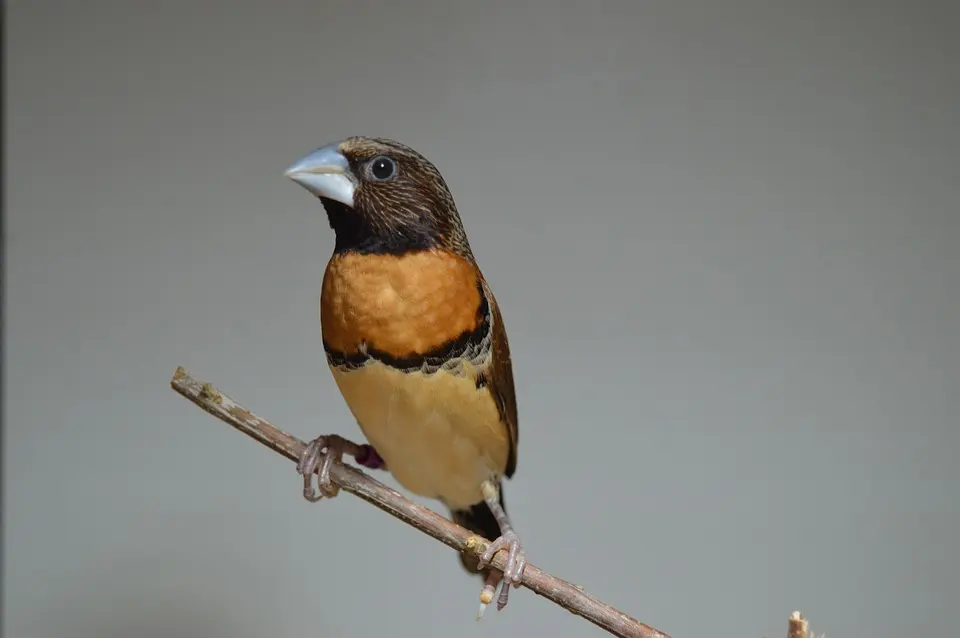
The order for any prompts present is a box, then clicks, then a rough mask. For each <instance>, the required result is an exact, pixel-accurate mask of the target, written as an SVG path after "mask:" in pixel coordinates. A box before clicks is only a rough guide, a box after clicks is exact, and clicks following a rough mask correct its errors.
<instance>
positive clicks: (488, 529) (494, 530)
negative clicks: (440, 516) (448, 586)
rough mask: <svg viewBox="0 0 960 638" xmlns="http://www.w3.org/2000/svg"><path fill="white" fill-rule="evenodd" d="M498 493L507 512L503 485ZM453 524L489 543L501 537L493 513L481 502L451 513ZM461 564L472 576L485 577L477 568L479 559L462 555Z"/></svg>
mask: <svg viewBox="0 0 960 638" xmlns="http://www.w3.org/2000/svg"><path fill="white" fill-rule="evenodd" d="M497 491H498V492H499V494H500V507H502V508H503V511H504V512H506V511H507V506H506V503H505V502H504V500H503V484H502V483H501V484H500V485H498V489H497ZM451 516H452V518H453V522H454V523H456V524H457V525H460V526H461V527H465V528H467V529H468V530H470V531H471V532H473V533H474V534H477V535H479V536H481V537H483V538H485V539H487V540H488V541H491V542H492V541H495V540H497V538H498V537H499V536H500V525H499V524H498V523H497V519H496V518H494V516H493V512H491V511H490V508H489V507H487V504H486V502H484V501H480V502H479V503H477V504H476V505H472V506H470V507H469V508H467V509H462V510H453V511H451ZM460 562H461V564H462V565H463V568H464V569H466V570H467V571H468V572H470V573H471V574H481V575H484V576H485V570H484V571H483V572H481V570H480V569H478V568H477V563H478V561H477V557H476V555H474V554H470V553H461V554H460Z"/></svg>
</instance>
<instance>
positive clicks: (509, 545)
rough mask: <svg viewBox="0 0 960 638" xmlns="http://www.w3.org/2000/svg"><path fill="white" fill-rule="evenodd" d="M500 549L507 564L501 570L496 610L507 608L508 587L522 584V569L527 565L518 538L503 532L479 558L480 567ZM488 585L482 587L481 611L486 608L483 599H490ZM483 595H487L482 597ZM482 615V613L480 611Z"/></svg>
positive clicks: (525, 556) (484, 565)
mask: <svg viewBox="0 0 960 638" xmlns="http://www.w3.org/2000/svg"><path fill="white" fill-rule="evenodd" d="M501 549H506V550H507V564H506V565H505V566H504V570H503V580H502V584H501V586H500V596H499V598H498V599H497V609H498V610H500V609H503V608H504V607H506V606H507V599H508V597H509V595H510V587H511V586H513V587H514V588H516V587H520V585H521V584H522V582H523V568H524V567H526V565H527V555H526V553H525V552H524V551H523V545H522V544H521V543H520V538H519V537H518V536H517V535H516V533H515V532H513V531H507V532H504V533H503V534H502V535H501V536H500V537H499V538H498V539H497V540H495V541H493V542H492V543H490V545H489V546H488V547H487V549H486V550H485V551H484V552H483V555H481V556H480V563H479V565H480V567H486V566H487V565H489V564H490V561H492V560H493V557H494V556H496V555H497V552H499V551H500V550H501ZM489 588H490V583H487V584H486V585H485V586H484V593H483V594H481V604H482V606H481V609H482V607H484V606H486V605H485V604H484V603H485V602H486V601H485V600H484V598H488V597H490V594H492V591H491V592H488V591H487V590H489ZM484 594H487V595H486V596H484ZM481 613H482V611H481Z"/></svg>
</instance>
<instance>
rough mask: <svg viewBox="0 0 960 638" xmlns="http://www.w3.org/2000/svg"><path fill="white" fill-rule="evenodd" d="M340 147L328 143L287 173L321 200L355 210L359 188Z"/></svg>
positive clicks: (287, 175) (286, 174)
mask: <svg viewBox="0 0 960 638" xmlns="http://www.w3.org/2000/svg"><path fill="white" fill-rule="evenodd" d="M339 146H340V145H339V144H328V145H327V146H323V147H321V148H318V149H317V150H315V151H313V152H312V153H310V154H309V155H307V156H306V157H304V158H302V159H300V160H297V161H296V162H294V163H293V164H292V165H291V166H290V167H289V168H288V169H287V170H285V171H284V172H283V174H284V175H285V176H286V177H289V178H290V179H292V180H293V181H295V182H296V183H297V184H300V185H301V186H303V187H304V188H305V189H307V190H308V191H310V192H311V193H313V194H314V195H317V196H319V197H326V198H328V199H332V200H335V201H338V202H340V203H341V204H345V205H347V206H349V207H351V208H353V192H354V190H355V188H356V186H355V185H354V183H353V179H352V175H351V174H350V163H349V162H348V161H347V158H346V157H344V155H343V153H341V152H340V148H339Z"/></svg>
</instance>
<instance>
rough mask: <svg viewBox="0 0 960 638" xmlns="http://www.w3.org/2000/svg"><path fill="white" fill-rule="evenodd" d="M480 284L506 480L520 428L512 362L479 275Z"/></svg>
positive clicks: (500, 322)
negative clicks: (504, 437)
mask: <svg viewBox="0 0 960 638" xmlns="http://www.w3.org/2000/svg"><path fill="white" fill-rule="evenodd" d="M480 282H481V283H482V284H483V292H484V293H485V294H486V296H487V301H488V302H489V304H490V314H491V317H492V319H493V361H492V363H491V365H490V368H489V369H488V370H487V374H486V375H485V376H486V377H487V385H488V387H489V388H490V393H491V394H492V395H493V398H494V399H495V400H496V402H497V410H498V411H499V412H500V420H501V421H502V422H503V424H504V425H505V426H506V428H507V433H508V435H509V438H510V451H509V453H508V454H507V467H506V471H505V472H504V473H505V474H506V476H507V478H510V477H512V476H513V473H514V472H515V471H516V469H517V445H518V443H519V437H520V426H519V423H518V421H517V394H516V390H515V389H514V386H513V362H512V361H511V360H510V344H509V342H508V341H507V331H506V328H505V326H504V325H503V316H502V315H501V314H500V306H499V305H498V304H497V300H496V299H495V298H494V296H493V291H492V290H491V289H490V286H489V284H487V281H486V279H484V278H483V275H480Z"/></svg>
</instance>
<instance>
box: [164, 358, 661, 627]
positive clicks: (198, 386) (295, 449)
mask: <svg viewBox="0 0 960 638" xmlns="http://www.w3.org/2000/svg"><path fill="white" fill-rule="evenodd" d="M170 386H171V387H172V388H173V389H174V390H176V391H177V392H178V393H179V394H181V395H183V396H184V397H186V398H187V399H189V400H190V401H192V402H193V403H195V404H196V405H198V406H199V407H201V408H203V409H204V410H206V411H207V412H209V413H210V414H212V415H213V416H215V417H217V418H218V419H220V420H221V421H224V422H226V423H228V424H230V425H232V426H233V427H235V428H236V429H238V430H240V431H241V432H243V433H244V434H246V435H248V436H250V437H252V438H253V439H255V440H257V441H258V442H260V443H262V444H263V445H266V446H267V447H269V448H270V449H272V450H273V451H275V452H278V453H280V454H282V455H283V456H285V457H287V458H288V459H290V460H291V461H294V462H296V461H297V460H298V459H299V458H300V454H301V453H302V452H303V449H304V448H305V447H306V444H305V443H304V442H303V441H301V440H300V439H298V438H296V437H293V436H290V435H289V434H287V433H286V432H283V431H282V430H280V429H278V428H277V427H275V426H273V425H271V424H270V423H268V422H267V421H266V420H264V419H262V418H260V417H258V416H257V415H255V414H254V413H252V412H250V411H249V410H248V409H246V408H245V407H243V406H242V405H240V404H239V403H237V402H236V401H234V400H233V399H231V398H230V397H228V396H226V395H225V394H223V393H221V392H220V391H219V390H217V389H216V388H214V387H213V386H211V385H210V384H208V383H201V382H200V381H197V380H196V379H194V378H193V377H192V376H190V375H189V374H188V373H187V371H186V370H184V369H183V368H182V367H181V368H177V371H176V372H175V373H174V375H173V379H172V380H171V381H170ZM330 479H331V480H332V481H333V482H334V483H335V484H336V485H339V486H340V488H342V489H343V490H345V491H347V492H350V493H351V494H354V495H356V496H359V497H360V498H362V499H363V500H365V501H367V502H368V503H372V504H373V505H376V506H377V507H379V508H380V509H382V510H383V511H385V512H387V513H388V514H391V515H392V516H395V517H397V518H399V519H400V520H402V521H403V522H405V523H407V524H408V525H411V526H413V527H415V528H417V529H419V530H420V531H421V532H424V533H425V534H428V535H430V536H432V537H433V538H435V539H437V540H438V541H440V542H441V543H443V544H445V545H447V546H449V547H452V548H453V549H455V550H457V551H459V552H473V553H475V554H477V555H480V554H482V553H483V551H484V550H485V549H486V546H487V541H486V540H484V539H482V538H480V537H478V536H476V535H473V534H471V533H470V532H469V531H467V530H466V529H464V528H462V527H460V526H459V525H456V524H455V523H453V522H451V521H450V520H448V519H446V518H445V517H443V516H440V515H439V514H436V513H435V512H431V511H430V510H428V509H427V508H425V507H422V506H420V505H417V504H416V503H414V502H413V501H411V500H409V499H407V498H405V497H404V496H402V495H401V494H400V493H399V492H397V491H395V490H392V489H390V488H389V487H387V486H386V485H383V484H382V483H380V482H379V481H376V480H374V479H372V478H370V477H369V476H367V475H366V474H364V473H363V472H361V471H360V470H357V469H355V468H353V467H350V466H347V465H344V464H340V463H335V464H334V465H333V467H332V469H331V471H330ZM506 554H507V552H506V551H505V550H504V551H500V552H497V555H496V556H494V559H493V561H492V563H493V566H494V567H495V568H496V569H499V570H501V571H502V570H503V568H504V566H505V563H506ZM523 584H524V586H526V587H527V588H528V589H530V590H531V591H533V592H534V593H536V594H539V595H540V596H543V597H544V598H547V599H548V600H551V601H553V602H554V603H556V604H558V605H560V606H561V607H563V608H564V609H566V610H567V611H569V612H571V613H574V614H576V615H578V616H582V617H584V618H586V619H587V620H589V621H590V622H592V623H594V624H595V625H597V626H599V627H601V628H603V629H605V630H606V631H608V632H610V633H611V634H613V635H615V636H620V637H621V638H670V637H669V636H667V635H666V634H664V633H662V632H660V631H658V630H656V629H654V628H653V627H650V626H648V625H645V624H643V623H642V622H640V621H638V620H636V619H634V618H631V617H630V616H628V615H627V614H625V613H623V612H622V611H619V610H617V609H614V608H613V607H611V606H610V605H607V604H606V603H603V602H601V601H599V600H597V599H596V598H594V597H593V596H591V595H590V594H587V593H586V592H585V591H583V589H582V588H580V587H578V586H576V585H573V584H571V583H568V582H567V581H565V580H561V579H559V578H556V577H555V576H551V575H550V574H548V573H546V572H545V571H542V570H540V569H538V568H537V567H535V566H533V565H531V564H529V563H528V564H527V566H526V567H525V568H524V570H523Z"/></svg>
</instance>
